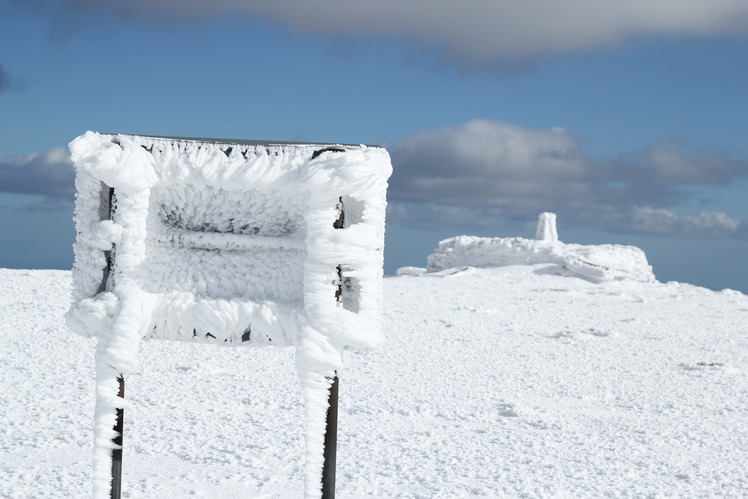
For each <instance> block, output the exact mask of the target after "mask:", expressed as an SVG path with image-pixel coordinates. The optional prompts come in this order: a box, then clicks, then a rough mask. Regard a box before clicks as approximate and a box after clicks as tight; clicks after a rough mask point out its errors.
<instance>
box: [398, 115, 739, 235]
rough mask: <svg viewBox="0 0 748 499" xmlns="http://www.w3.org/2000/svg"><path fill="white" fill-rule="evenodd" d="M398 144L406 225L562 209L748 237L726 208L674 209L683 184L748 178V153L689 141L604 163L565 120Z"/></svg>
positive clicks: (651, 227)
mask: <svg viewBox="0 0 748 499" xmlns="http://www.w3.org/2000/svg"><path fill="white" fill-rule="evenodd" d="M390 152H391V155H392V161H393V165H394V167H395V173H394V174H393V177H392V180H391V182H390V191H389V197H390V200H391V201H392V203H391V204H392V206H391V208H390V215H391V217H392V218H391V220H393V221H398V222H400V223H404V224H418V225H421V226H429V227H433V226H436V225H443V224H449V225H454V226H457V225H462V226H466V225H467V226H481V225H486V226H493V227H496V226H498V225H500V224H502V223H506V222H507V221H508V222H510V223H511V222H514V223H516V224H520V223H525V222H528V221H533V220H535V218H536V217H537V214H538V213H540V212H543V211H554V212H557V213H558V214H559V215H560V216H561V217H562V219H564V220H565V221H566V222H567V223H570V224H577V225H582V226H592V227H596V228H600V229H607V230H612V231H616V232H630V233H643V234H658V235H672V236H691V237H719V238H745V237H747V236H748V229H746V226H745V224H743V223H741V222H740V221H739V220H735V219H733V218H730V217H729V216H727V215H726V214H725V213H722V212H709V211H704V212H701V213H700V214H699V215H688V216H685V215H679V214H677V213H676V212H675V211H673V208H675V207H676V206H677V205H678V204H679V203H682V202H683V201H686V200H688V199H690V198H691V197H692V196H693V194H691V193H689V192H688V191H687V190H686V189H684V187H687V186H694V185H727V184H729V183H730V182H731V181H733V180H735V179H738V178H745V177H748V161H746V160H735V159H732V158H730V157H729V156H727V155H725V154H723V153H715V152H709V151H700V150H690V149H689V148H688V144H687V143H686V142H685V141H683V140H680V139H675V138H664V139H662V140H660V141H658V142H657V143H655V144H654V145H651V146H649V147H646V148H644V149H642V150H640V151H635V152H633V153H630V154H627V155H624V156H622V157H619V158H613V159H610V160H602V161H601V160H593V159H591V158H589V157H588V156H587V155H585V153H584V149H583V142H582V140H581V139H580V138H579V137H577V136H575V135H574V134H572V133H571V132H569V131H567V130H565V129H563V128H554V129H551V130H531V129H527V128H523V127H519V126H516V125H512V124H508V123H499V122H492V121H485V120H474V121H470V122H468V123H465V124H462V125H458V126H453V127H446V128H442V129H439V130H434V131H424V132H421V133H418V134H416V135H413V136H411V137H408V138H406V139H404V140H402V141H401V142H400V143H398V144H395V145H394V146H393V147H392V148H391V151H390Z"/></svg>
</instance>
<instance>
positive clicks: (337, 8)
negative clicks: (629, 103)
mask: <svg viewBox="0 0 748 499" xmlns="http://www.w3.org/2000/svg"><path fill="white" fill-rule="evenodd" d="M66 1H67V2H68V4H69V5H70V6H72V7H73V8H75V9H77V10H88V9H93V8H113V9H115V10H116V11H117V12H118V13H119V14H120V15H121V16H123V17H126V18H148V19H153V18H185V19H206V18H220V17H228V16H235V15H237V14H246V15H250V16H256V17H260V18H263V19H266V20H270V21H274V22H278V23H281V24H285V25H287V26H290V27H292V28H293V29H295V30H296V31H297V32H300V33H305V34H314V35H331V36H340V35H342V36H355V37H368V36H376V37H379V36H383V37H395V38H404V39H409V40H412V41H414V42H417V43H419V44H424V45H427V46H434V47H437V48H441V49H444V50H445V51H446V53H447V54H449V55H451V56H453V57H454V58H457V59H459V60H461V61H467V62H485V61H492V60H520V61H522V60H528V59H530V60H532V59H536V58H540V57H545V56H549V55H556V54H564V53H570V52H577V51H590V50H596V49H599V48H601V47H610V46H614V45H618V44H621V43H623V42H625V41H627V40H629V39H632V38H636V37H641V36H713V35H726V34H735V33H746V30H747V27H748V3H746V2H745V0H709V1H706V0H678V1H677V2H676V1H673V0H628V1H625V2H623V1H614V0H607V1H606V0H564V1H559V0H462V1H460V2H455V1H453V0H380V1H378V2H362V1H350V0H317V1H314V2H309V1H305V0H274V1H270V2H269V1H264V0H160V1H158V2H154V1H151V0H114V1H112V2H107V3H106V4H105V5H106V7H104V6H103V5H102V3H101V2H100V1H99V0H66Z"/></svg>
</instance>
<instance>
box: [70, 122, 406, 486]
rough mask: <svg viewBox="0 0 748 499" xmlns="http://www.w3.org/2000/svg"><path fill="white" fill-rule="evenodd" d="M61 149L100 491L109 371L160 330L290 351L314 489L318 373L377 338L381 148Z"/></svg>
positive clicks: (129, 364)
mask: <svg viewBox="0 0 748 499" xmlns="http://www.w3.org/2000/svg"><path fill="white" fill-rule="evenodd" d="M70 149H71V152H72V157H73V161H74V163H75V166H76V188H77V197H76V215H75V221H76V228H77V232H78V237H77V239H76V243H75V266H74V269H73V280H74V289H73V304H72V306H71V309H70V311H69V312H68V314H67V322H68V325H69V327H70V329H71V330H73V331H74V332H76V333H78V334H82V335H85V336H98V338H99V345H98V348H97V354H96V358H97V410H96V445H95V453H96V456H95V477H94V479H95V492H96V494H97V495H102V494H103V491H108V487H109V480H110V479H111V473H110V471H109V469H110V468H109V466H110V464H111V460H110V458H109V457H108V456H109V453H110V451H111V448H112V443H111V439H112V436H113V434H112V433H113V432H112V427H113V424H112V423H113V422H114V418H115V415H114V414H115V412H114V410H115V408H117V407H121V406H122V405H123V404H122V400H121V399H119V398H118V397H117V385H116V378H117V376H119V374H120V373H122V374H127V373H128V372H129V371H131V370H132V369H133V367H134V366H135V363H136V353H137V349H138V345H139V342H140V340H141V339H142V338H167V339H173V340H186V341H200V342H215V343H219V344H222V345H242V346H245V345H247V346H260V345H277V346H294V347H296V348H297V355H296V358H297V368H298V371H299V374H300V378H301V383H302V389H303V391H304V393H305V397H306V402H307V404H306V405H307V448H308V449H307V474H308V477H307V487H306V489H307V494H308V495H315V494H316V493H317V492H318V490H317V489H318V488H319V486H318V480H319V469H317V468H318V467H321V451H320V446H321V445H322V444H321V438H322V433H323V432H324V412H321V409H322V408H324V406H326V404H327V398H326V396H327V395H326V394H327V387H328V384H329V383H328V382H327V380H326V377H328V376H331V375H332V374H333V373H334V372H335V370H336V369H339V368H340V366H341V352H342V351H343V350H344V349H346V348H358V349H365V348H370V347H372V346H374V345H375V344H376V343H377V342H378V341H379V337H380V334H379V329H380V325H379V314H380V302H381V276H382V250H383V244H384V216H385V204H386V203H385V193H386V188H387V178H388V177H389V175H390V173H391V165H390V160H389V156H388V154H387V152H386V151H385V150H384V149H382V148H379V147H367V146H335V147H330V146H326V145H320V144H272V143H267V144H265V143H262V144H261V143H256V142H248V141H245V142H242V141H212V140H199V139H176V138H159V137H144V136H134V135H104V134H97V133H93V132H87V133H86V134H85V135H83V136H81V137H78V138H77V139H76V140H74V141H73V142H72V143H71V144H70ZM341 209H342V211H343V213H344V218H343V229H342V230H338V229H336V228H334V227H333V225H334V224H335V223H336V221H337V220H338V219H339V216H340V211H341ZM339 286H342V288H343V290H344V292H343V294H342V299H341V300H338V298H336V290H337V289H338V287H339ZM320 412H321V420H320Z"/></svg>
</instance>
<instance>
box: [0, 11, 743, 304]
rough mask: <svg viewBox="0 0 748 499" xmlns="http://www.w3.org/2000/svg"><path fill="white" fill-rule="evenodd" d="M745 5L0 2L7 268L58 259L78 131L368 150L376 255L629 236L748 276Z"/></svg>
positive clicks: (674, 272)
mask: <svg viewBox="0 0 748 499" xmlns="http://www.w3.org/2000/svg"><path fill="white" fill-rule="evenodd" d="M746 26H748V4H746V3H745V2H744V1H742V0H713V1H710V2H706V1H701V0H683V1H682V2H680V4H679V5H678V8H677V9H674V8H673V7H672V2H668V1H666V0H648V1H646V2H645V1H630V2H627V3H619V2H612V1H595V2H592V1H590V0H568V1H567V2H562V3H559V2H554V1H551V0H527V1H524V2H517V1H515V0H497V1H495V2H482V1H480V0H467V1H465V2H459V3H457V2H454V3H453V2H446V1H442V0H432V1H426V0H404V1H395V0H382V1H380V2H377V3H374V2H371V3H355V2H353V3H351V2H343V1H342V0H340V1H338V0H320V1H319V2H314V3H311V2H302V1H300V0H282V1H277V2H272V3H270V2H256V1H252V0H245V1H242V0H214V1H212V2H208V1H203V0H186V1H181V2H177V1H176V0H162V1H161V2H145V1H141V0H116V1H111V2H96V1H93V0H49V1H46V2H44V1H33V2H29V1H20V0H0V131H1V132H2V133H0V267H11V268H70V267H71V265H72V259H73V254H72V248H71V245H72V242H73V239H74V237H75V231H74V227H73V224H72V213H73V201H72V195H73V192H74V186H73V183H72V179H73V174H72V167H71V165H70V163H69V160H68V159H67V153H66V151H65V149H64V148H65V147H66V145H67V143H68V142H70V140H72V139H73V138H75V137H76V136H78V135H80V134H82V133H83V132H85V131H86V130H95V131H101V132H121V133H136V134H137V133H139V134H154V135H170V136H203V137H221V138H240V139H268V140H300V141H320V142H345V143H369V144H382V145H385V146H386V147H387V148H388V150H389V151H390V154H391V155H392V159H393V165H394V169H395V173H394V174H393V177H392V180H391V182H390V186H391V187H390V194H389V196H388V198H389V204H390V209H389V211H388V222H387V245H386V254H385V270H386V271H387V272H388V273H393V272H394V270H395V269H396V268H397V267H400V266H405V265H424V264H425V259H426V256H427V254H428V253H429V252H430V251H431V249H432V248H434V247H435V246H436V244H437V243H438V241H439V240H440V239H442V238H445V237H449V236H453V235H459V234H476V235H486V236H525V237H530V236H532V234H533V233H534V224H535V220H536V217H537V214H538V213H540V212H542V211H555V212H556V213H557V214H558V224H559V235H560V238H561V239H562V240H563V241H566V242H580V243H622V244H634V245H637V246H639V247H641V248H643V249H644V250H645V251H646V253H647V255H648V258H649V260H650V263H651V264H652V265H653V266H654V271H655V274H656V275H657V276H658V278H659V279H660V280H679V281H684V282H691V283H694V284H700V285H704V286H708V287H712V288H715V289H721V288H724V287H731V288H735V289H740V290H742V291H744V292H748V266H747V265H746V263H745V262H746V258H745V255H746V254H748V203H746V192H748V191H747V190H746V187H748V184H747V178H748V140H747V139H748V36H746V35H748V29H746V28H745V27H746Z"/></svg>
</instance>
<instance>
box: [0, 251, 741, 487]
mask: <svg viewBox="0 0 748 499" xmlns="http://www.w3.org/2000/svg"><path fill="white" fill-rule="evenodd" d="M557 270H558V269H557V268H556V267H555V266H553V265H548V264H538V265H527V266H507V267H502V268H494V269H475V268H470V267H467V268H454V269H449V270H445V271H441V272H436V273H429V274H424V275H421V276H417V277H414V276H402V277H390V278H386V279H385V280H384V307H383V308H384V318H383V330H384V331H385V333H386V335H387V338H388V341H387V343H386V345H385V346H384V347H383V348H381V349H380V350H378V351H374V352H369V353H353V354H350V356H349V358H348V360H347V363H346V367H345V368H344V370H343V371H342V372H341V385H340V390H341V392H340V419H339V448H338V494H339V495H340V496H341V497H408V498H410V497H412V498H415V497H421V498H426V497H442V498H453V497H471V496H485V497H631V496H635V497H642V496H651V497H674V496H675V497H743V496H746V495H748V472H746V465H745V463H746V462H748V408H747V407H746V404H745V402H744V401H745V400H748V371H747V369H746V366H748V297H746V296H745V295H742V294H741V293H738V292H734V291H723V292H719V293H717V292H712V291H709V290H705V289H703V288H698V287H694V286H690V285H687V284H679V283H667V284H662V283H656V282H650V283H641V282H634V281H613V282H603V283H600V284H593V283H591V282H589V281H586V280H582V279H579V278H575V277H570V276H568V275H558V274H557ZM69 287H70V273H68V272H62V271H23V270H20V271H19V270H0V314H1V315H2V317H3V320H2V321H1V322H0V337H1V338H2V340H3V341H2V342H0V372H1V373H2V376H1V377H0V378H1V379H2V380H3V383H4V386H5V389H4V390H2V392H0V397H2V398H1V399H0V420H2V421H4V422H6V423H5V424H3V425H0V497H10V498H25V497H76V498H77V497H87V496H89V494H90V484H91V459H92V454H91V449H92V445H93V428H92V420H91V415H92V413H93V400H94V383H95V372H94V362H93V359H94V350H95V345H94V343H95V340H93V339H88V338H82V337H78V336H75V335H71V334H70V333H69V332H68V331H67V330H66V328H65V326H64V320H63V315H64V313H65V311H66V309H67V307H68V304H69V294H68V293H69V291H68V290H69ZM126 400H127V401H128V402H129V404H130V405H128V407H127V408H126V409H125V452H124V474H123V491H124V492H125V494H124V495H125V497H138V498H173V497H190V496H195V497H300V496H301V495H302V494H303V477H304V462H303V459H304V452H303V449H304V429H303V420H304V412H303V411H304V408H303V402H302V395H301V392H300V388H299V383H298V379H297V375H296V372H295V369H294V363H293V350H292V349H275V348H263V349H252V348H218V347H214V346H211V345H204V344H191V343H185V342H172V341H146V342H143V343H142V344H141V347H140V352H139V364H138V367H137V368H136V369H135V370H134V371H133V372H132V373H131V374H130V375H129V376H128V377H127V394H126Z"/></svg>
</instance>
